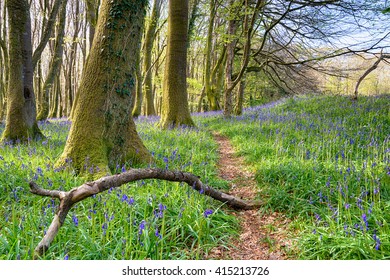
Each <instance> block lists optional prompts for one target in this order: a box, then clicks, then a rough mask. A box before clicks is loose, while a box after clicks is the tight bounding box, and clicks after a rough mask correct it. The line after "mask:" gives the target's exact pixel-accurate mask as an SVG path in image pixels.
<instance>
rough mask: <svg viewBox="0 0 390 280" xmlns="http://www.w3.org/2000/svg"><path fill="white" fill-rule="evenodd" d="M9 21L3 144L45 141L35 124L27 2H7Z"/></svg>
mask: <svg viewBox="0 0 390 280" xmlns="http://www.w3.org/2000/svg"><path fill="white" fill-rule="evenodd" d="M7 9H8V19H9V24H8V28H9V58H10V61H12V65H10V69H9V83H8V90H7V118H6V127H5V130H4V132H3V135H2V140H3V141H16V140H21V141H26V140H28V139H38V138H41V137H43V135H42V133H41V131H40V130H39V128H38V124H37V122H36V108H35V95H34V88H33V66H32V45H31V20H30V11H29V5H28V3H27V0H7Z"/></svg>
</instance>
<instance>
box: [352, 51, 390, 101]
mask: <svg viewBox="0 0 390 280" xmlns="http://www.w3.org/2000/svg"><path fill="white" fill-rule="evenodd" d="M388 58H390V55H386V54H382V53H381V54H380V56H379V57H378V59H377V60H376V61H375V62H374V64H373V65H372V66H371V67H370V68H368V69H367V70H366V72H364V73H363V75H362V76H361V77H360V78H359V79H358V81H357V83H356V86H355V91H354V93H353V99H354V100H357V99H358V95H359V86H360V84H361V82H363V80H364V79H365V78H366V77H367V76H368V74H370V73H371V72H372V71H374V70H375V69H376V68H378V65H379V63H380V62H381V61H382V60H384V59H388Z"/></svg>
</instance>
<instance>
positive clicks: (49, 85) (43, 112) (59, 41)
mask: <svg viewBox="0 0 390 280" xmlns="http://www.w3.org/2000/svg"><path fill="white" fill-rule="evenodd" d="M67 2H68V1H67V0H63V1H62V3H61V9H60V14H59V23H58V26H57V36H56V42H55V46H54V52H53V57H52V60H51V62H50V68H49V72H48V74H47V77H46V80H45V83H44V84H43V88H42V100H41V103H40V106H39V111H38V116H37V120H38V121H42V120H46V119H47V117H48V115H49V99H50V92H52V91H53V85H54V80H55V78H56V76H57V75H58V74H59V73H60V68H61V64H62V54H63V50H64V47H63V43H64V36H65V18H66V4H67Z"/></svg>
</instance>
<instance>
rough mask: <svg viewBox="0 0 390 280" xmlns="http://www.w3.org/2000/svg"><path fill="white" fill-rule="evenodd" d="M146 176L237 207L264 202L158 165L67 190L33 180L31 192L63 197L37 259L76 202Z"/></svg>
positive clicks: (37, 250) (257, 205)
mask: <svg viewBox="0 0 390 280" xmlns="http://www.w3.org/2000/svg"><path fill="white" fill-rule="evenodd" d="M145 179H160V180H166V181H172V182H183V183H187V185H188V186H189V187H191V188H193V189H194V190H196V191H198V192H200V193H201V194H205V195H207V196H210V197H212V198H214V199H216V200H218V201H221V202H223V203H226V204H227V205H228V206H230V207H232V208H235V209H243V210H250V209H256V208H260V207H261V206H262V205H263V203H262V202H261V201H246V200H243V199H240V198H237V197H234V196H232V195H229V194H226V193H223V192H221V191H219V190H216V189H214V188H212V187H210V186H207V185H205V184H203V183H202V181H201V180H200V179H199V177H198V176H196V175H194V174H192V173H188V172H181V171H171V170H166V169H158V168H146V169H131V170H129V171H126V172H123V173H120V174H116V175H112V176H107V177H103V178H100V179H98V180H96V181H93V182H87V183H85V184H83V185H81V186H79V187H76V188H73V189H71V190H70V191H67V192H65V191H57V190H45V189H42V188H39V187H38V186H37V184H36V183H34V182H30V190H31V192H32V193H34V194H37V195H41V196H48V197H53V198H58V199H59V200H60V205H59V207H58V209H57V212H56V214H55V216H54V218H53V221H52V223H51V225H50V226H49V228H48V230H47V232H46V234H45V236H44V237H43V239H42V240H41V241H40V242H39V244H38V246H37V247H36V248H35V258H38V257H39V256H42V255H43V254H44V253H45V252H46V251H47V250H48V248H49V246H50V244H51V243H52V241H53V239H54V237H55V236H56V235H57V233H58V231H59V229H60V227H61V226H62V225H63V223H64V221H65V218H66V216H67V214H68V212H69V210H70V209H71V208H72V206H73V205H75V204H76V203H78V202H80V201H82V200H84V199H86V198H88V197H90V196H93V195H96V194H98V193H101V192H104V191H107V190H109V189H111V188H117V187H120V186H122V185H123V184H127V183H130V182H134V181H138V180H145Z"/></svg>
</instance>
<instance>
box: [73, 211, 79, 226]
mask: <svg viewBox="0 0 390 280" xmlns="http://www.w3.org/2000/svg"><path fill="white" fill-rule="evenodd" d="M72 221H73V223H74V225H75V226H76V227H77V226H78V225H79V219H78V218H77V217H76V215H75V214H73V216H72Z"/></svg>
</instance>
